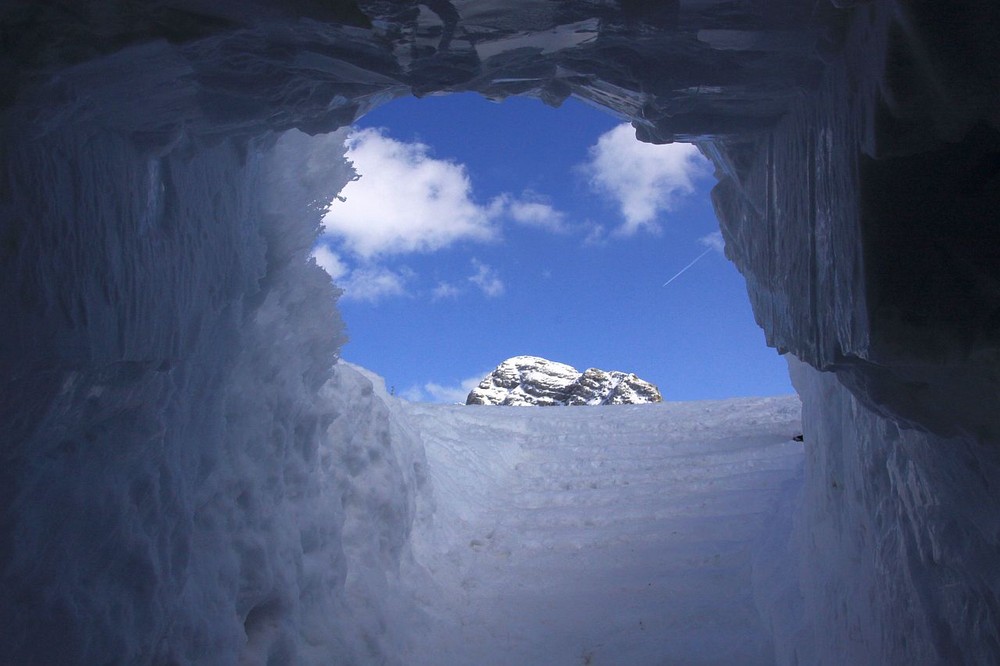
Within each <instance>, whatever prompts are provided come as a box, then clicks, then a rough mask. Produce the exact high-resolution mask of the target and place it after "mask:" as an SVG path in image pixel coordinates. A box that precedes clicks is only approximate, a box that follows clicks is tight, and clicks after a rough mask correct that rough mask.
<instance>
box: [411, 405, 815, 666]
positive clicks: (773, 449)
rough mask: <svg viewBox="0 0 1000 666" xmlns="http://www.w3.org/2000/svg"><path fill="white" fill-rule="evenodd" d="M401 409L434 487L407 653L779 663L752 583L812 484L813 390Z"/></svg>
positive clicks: (458, 657) (422, 523) (566, 660)
mask: <svg viewBox="0 0 1000 666" xmlns="http://www.w3.org/2000/svg"><path fill="white" fill-rule="evenodd" d="M399 405H400V408H401V410H402V411H403V412H404V413H405V418H406V420H407V421H410V422H411V424H412V425H413V427H414V430H416V431H417V432H419V433H420V437H421V438H422V439H423V444H424V447H425V449H426V456H427V465H428V470H429V476H430V480H431V484H430V485H431V487H432V493H431V494H425V495H424V496H423V497H422V499H421V500H420V501H422V502H425V503H428V506H425V507H424V510H423V511H422V512H421V513H422V514H423V516H424V518H423V519H420V520H418V521H417V524H416V525H415V527H414V532H413V534H412V541H411V543H412V547H413V556H414V560H415V562H413V563H411V565H410V566H412V567H413V570H412V571H410V572H407V571H406V570H405V569H404V571H403V572H402V573H403V578H404V580H406V579H410V580H412V581H417V582H416V583H413V585H414V587H415V589H414V590H413V594H415V595H416V596H417V600H416V601H417V603H418V604H419V605H421V606H423V607H425V608H427V609H428V614H429V617H428V618H427V623H426V626H423V627H421V628H420V630H419V631H418V634H419V635H418V636H416V637H415V638H414V639H413V640H412V643H411V645H410V648H409V654H408V655H405V656H404V659H403V662H404V663H407V664H413V665H421V664H428V665H430V664H435V665H440V664H449V665H463V664H476V665H488V664H498V665H499V664H511V665H513V664H521V665H541V664H545V665H551V666H557V665H560V664H567V665H568V664H593V665H597V664H628V665H632V666H641V665H643V664H680V663H682V664H688V665H694V664H741V665H750V664H771V663H774V649H773V646H772V644H771V637H770V636H771V633H770V631H769V630H768V629H767V628H766V627H765V626H764V625H763V623H762V621H761V616H760V614H759V613H758V610H757V608H756V606H755V603H754V594H753V589H752V584H751V579H752V568H753V562H754V559H755V557H758V558H759V557H760V555H761V553H760V549H761V547H762V543H763V542H764V540H765V535H766V534H767V531H768V526H769V525H771V524H772V522H773V521H774V520H776V517H775V511H776V510H777V507H778V506H779V505H783V506H785V507H786V509H785V510H786V511H787V510H788V509H787V505H788V502H787V501H786V502H784V503H782V502H781V501H780V500H781V498H782V497H783V496H784V497H787V496H788V494H789V493H793V492H794V491H795V488H798V485H799V483H800V482H801V466H802V463H803V444H802V443H800V442H795V441H793V439H792V438H793V436H794V435H797V434H799V433H800V432H801V426H800V423H799V418H800V412H801V406H800V403H799V401H798V399H797V398H796V397H780V398H753V399H736V400H726V401H712V402H693V403H664V404H659V405H641V406H609V407H553V408H516V407H471V406H470V407H465V406H443V405H427V404H411V403H405V402H400V403H399Z"/></svg>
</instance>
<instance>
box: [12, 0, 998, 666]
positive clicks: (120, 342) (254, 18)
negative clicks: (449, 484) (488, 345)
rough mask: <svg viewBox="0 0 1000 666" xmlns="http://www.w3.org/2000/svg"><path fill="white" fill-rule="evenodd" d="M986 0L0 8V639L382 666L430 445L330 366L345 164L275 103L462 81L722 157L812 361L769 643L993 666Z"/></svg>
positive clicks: (351, 111) (992, 11)
mask: <svg viewBox="0 0 1000 666" xmlns="http://www.w3.org/2000/svg"><path fill="white" fill-rule="evenodd" d="M806 5H808V6H806ZM998 11H1000V8H998V6H996V5H995V4H994V3H989V2H981V3H975V2H965V3H950V4H949V6H947V7H933V8H932V7H925V6H915V5H912V4H911V3H895V2H889V1H885V2H869V3H863V2H862V3H854V2H840V1H837V2H833V3H829V4H828V3H826V2H820V3H791V2H788V3H784V2H773V3H736V4H734V3H725V2H712V1H709V2H704V3H690V4H681V3H663V4H662V5H660V6H658V7H657V8H655V9H649V8H645V7H644V6H643V5H641V4H637V3H626V2H623V3H620V4H619V3H593V2H584V1H581V2H569V3H549V2H542V1H541V0H539V1H537V2H534V1H529V2H525V3H520V4H518V5H517V9H507V8H506V7H505V6H503V5H495V4H494V3H489V2H484V3H465V4H459V5H455V4H452V3H427V4H425V5H420V4H416V3H406V2H403V3H381V2H369V1H363V2H359V3H357V4H354V3H349V2H345V3H319V2H312V1H310V0H298V1H297V2H283V3H271V2H267V1H266V0H256V1H255V2H250V3H208V2H198V1H194V2H155V3H154V2H150V3H117V2H111V1H108V2H96V1H95V2H87V3H76V4H72V5H70V4H63V3H56V2H51V3H49V2H45V3H38V2H19V1H15V0H10V1H8V2H4V3H2V4H0V28H2V31H3V37H4V39H3V41H2V47H0V59H2V60H0V62H2V63H3V68H2V69H3V72H4V74H3V75H2V76H3V81H4V86H3V93H2V95H0V104H2V113H3V124H2V128H0V132H2V147H3V148H2V155H0V159H2V167H0V168H2V171H0V311H2V312H3V313H4V314H3V317H2V318H0V373H2V377H3V400H2V404H0V432H3V441H4V446H3V465H2V466H0V476H2V483H0V576H2V578H0V592H2V595H0V596H2V599H3V601H2V602H0V622H2V626H4V627H5V631H4V634H3V638H2V640H0V661H3V662H4V663H23V664H32V663H37V664H51V663H67V664H70V663H80V664H85V663H94V662H112V663H236V662H243V663H276V664H277V663H292V662H296V661H298V662H300V663H383V662H389V663H392V662H393V661H394V656H393V655H396V654H399V653H400V643H401V642H402V641H405V635H404V634H405V632H402V631H401V628H400V627H398V626H397V624H395V623H394V622H393V621H392V618H395V617H402V616H403V615H406V614H407V613H406V612H405V609H399V608H396V607H395V605H396V604H399V603H402V601H400V600H399V597H398V596H397V595H394V593H393V589H394V586H395V585H396V584H397V582H398V580H397V572H398V571H399V567H400V566H401V563H403V562H405V561H406V558H407V557H408V530H409V525H410V524H411V521H412V520H413V515H414V512H415V511H416V509H415V507H416V506H417V503H416V501H415V498H416V497H417V495H418V493H421V492H426V488H425V485H424V484H423V481H422V479H423V475H422V469H423V466H422V453H421V451H422V450H421V446H420V444H419V436H418V435H417V434H416V433H414V432H412V431H409V430H407V429H406V427H405V425H404V424H403V423H402V422H401V421H400V420H398V419H395V418H394V417H393V415H392V410H391V406H389V405H387V404H386V403H385V402H384V401H381V400H379V399H377V398H376V397H375V396H376V393H377V392H373V391H372V390H371V388H370V379H365V378H364V377H359V376H356V375H355V374H352V373H349V372H345V373H340V374H339V375H336V376H334V375H333V373H332V370H331V368H332V366H333V362H334V360H335V359H336V355H337V350H338V348H339V345H340V343H341V341H342V333H341V326H340V323H339V321H338V319H337V315H336V312H335V306H334V300H335V296H336V293H335V289H334V288H333V287H332V286H330V285H329V284H328V282H327V281H326V280H325V278H324V276H323V274H322V273H321V272H320V271H319V269H317V268H316V267H315V266H313V265H311V264H310V263H308V261H307V254H308V249H309V246H310V245H311V243H312V241H313V238H314V235H315V232H316V225H317V222H318V219H319V207H318V205H319V204H318V203H317V202H323V201H327V200H329V198H330V197H331V196H332V195H333V194H334V193H335V192H336V190H338V189H339V187H340V186H341V185H342V184H343V183H344V182H346V179H347V178H349V177H350V172H349V171H348V170H347V169H346V168H345V167H344V166H343V162H342V161H339V160H337V159H334V157H336V155H335V153H336V152H337V151H336V145H337V141H338V137H337V135H335V134H332V135H329V136H327V137H326V138H319V139H315V140H307V139H306V137H305V136H304V135H302V134H296V133H289V132H288V130H291V129H292V128H299V129H301V130H303V131H306V132H308V133H321V132H328V131H333V130H335V129H336V128H338V127H340V126H343V125H345V124H347V123H349V122H351V121H352V120H353V119H354V118H355V117H356V116H357V115H359V114H361V113H363V112H365V111H366V110H367V109H370V108H372V107H373V106H374V105H376V104H379V103H384V102H387V101H389V100H391V99H392V98H393V97H397V96H400V95H404V94H428V93H430V92H437V91H441V92H448V91H459V90H477V91H480V92H482V93H483V94H486V95H488V96H491V97H494V98H502V97H504V96H506V95H511V94H525V95H533V96H537V97H540V98H541V99H543V100H545V101H546V102H548V103H552V104H558V103H559V102H560V101H561V100H562V99H565V98H566V97H567V96H568V95H576V96H578V97H581V98H583V99H586V100H589V101H591V102H593V103H595V104H598V105H601V106H604V107H606V108H608V109H609V110H611V111H612V112H615V113H618V114H620V115H622V116H624V117H627V118H630V119H632V120H633V124H634V125H635V126H636V130H637V135H638V136H639V137H640V138H641V139H643V140H647V141H670V140H694V141H697V142H699V145H701V147H702V149H703V150H704V151H705V152H706V153H707V154H708V155H709V156H710V157H711V158H712V159H713V160H714V162H715V164H716V167H717V172H718V175H719V177H720V184H719V186H718V187H717V189H716V192H715V195H714V196H715V201H716V207H717V210H718V212H719V214H720V219H721V222H722V224H723V231H724V234H725V237H726V240H727V253H728V255H729V257H730V258H731V259H732V260H733V261H735V262H736V264H737V266H738V267H739V268H740V270H741V271H742V272H743V274H744V275H745V276H746V278H747V283H748V291H749V293H750V297H751V301H752V303H753V306H754V311H755V313H756V316H757V318H758V321H759V322H760V323H761V325H762V326H763V328H764V329H765V332H766V334H767V336H768V340H769V342H770V343H771V344H772V345H774V346H776V347H778V348H779V349H781V350H783V351H790V352H792V353H793V354H795V355H796V356H798V357H799V358H801V359H802V360H803V361H805V362H806V363H807V364H808V365H796V366H795V371H794V376H795V378H796V386H797V388H798V390H799V392H800V394H801V396H802V398H803V402H804V404H805V410H804V422H805V428H806V439H807V442H808V443H809V445H808V464H807V470H806V482H805V486H804V489H803V491H802V497H801V499H800V501H799V502H797V504H796V506H795V513H794V519H790V520H789V522H788V524H786V525H784V527H783V529H781V530H777V531H776V532H775V535H774V538H775V539H776V540H778V542H779V543H778V545H777V546H776V547H775V548H776V550H775V552H778V551H779V550H780V551H782V552H784V553H785V558H786V559H785V560H784V562H783V563H784V565H785V566H783V567H778V566H777V563H775V566H774V567H772V569H771V570H770V571H769V570H768V568H767V567H766V566H764V567H762V568H761V570H760V572H759V576H760V581H761V584H760V585H759V599H758V605H759V607H760V608H761V611H762V614H763V616H764V617H765V618H767V619H768V621H769V622H770V624H771V626H772V629H773V632H774V634H775V645H776V650H777V652H778V655H779V661H780V662H782V663H796V662H798V663H831V664H839V663H859V664H863V663H871V664H878V663H949V664H953V663H995V662H996V661H998V660H1000V637H998V629H997V627H998V626H1000V601H998V597H1000V567H998V566H997V565H996V553H997V551H998V547H1000V512H998V511H997V508H998V507H997V506H996V504H997V501H998V500H997V499H996V498H997V497H998V493H997V492H996V483H997V479H998V478H1000V477H998V474H997V470H998V464H1000V463H998V450H1000V448H998V446H997V444H998V441H997V440H998V434H1000V426H998V423H1000V410H998V409H996V407H997V402H998V397H1000V390H998V387H1000V383H998V381H1000V380H998V367H1000V366H998V355H997V348H998V344H1000V338H998V333H997V332H998V331H1000V324H998V316H1000V315H998V313H1000V289H998V288H997V284H1000V275H998V271H1000V268H998V267H1000V256H998V252H1000V249H998V248H1000V242H998V241H1000V238H998V234H1000V226H998V225H997V224H996V217H995V215H996V214H995V211H996V210H997V204H998V200H1000V189H998V185H997V182H998V181H997V178H998V176H997V173H998V172H997V164H1000V131H998V130H1000V116H998V109H1000V104H998V100H997V96H998V95H1000V85H997V82H998V81H1000V72H998V67H1000V64H998V63H1000V54H998V53H997V49H998V48H1000V46H998V45H1000V41H998V40H996V39H995V37H996V35H997V34H998V32H1000V30H998V26H1000V19H998ZM319 166H325V167H326V169H327V170H326V171H325V172H324V171H323V170H317V168H318V167H319ZM820 371H822V372H820ZM331 378H332V379H331ZM789 515H791V514H789ZM779 546H780V547H779ZM789 572H794V573H793V574H789ZM782 574H784V575H782ZM769 583H770V584H769ZM779 583H780V584H779ZM796 609H797V610H796Z"/></svg>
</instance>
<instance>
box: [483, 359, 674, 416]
mask: <svg viewBox="0 0 1000 666" xmlns="http://www.w3.org/2000/svg"><path fill="white" fill-rule="evenodd" d="M662 400H663V397H662V396H661V395H660V391H659V389H657V388H656V386H654V385H653V384H650V383H649V382H647V381H644V380H642V379H639V378H638V377H637V376H636V375H635V374H633V373H625V372H619V371H617V370H612V371H610V372H608V371H606V370H599V369H597V368H588V369H587V370H586V371H584V372H580V371H579V370H577V369H576V368H574V367H572V366H569V365H566V364H565V363H557V362H556V361H550V360H548V359H544V358H541V357H539V356H514V357H512V358H509V359H507V360H506V361H504V362H503V363H501V364H500V365H498V366H497V367H496V369H495V370H494V371H493V372H491V373H490V374H489V375H488V376H487V377H486V378H485V379H483V381H482V382H480V383H479V386H477V387H476V388H474V389H472V391H470V392H469V397H468V398H467V399H466V401H465V404H467V405H507V406H519V407H524V406H535V405H537V406H554V405H639V404H647V403H653V402H661V401H662Z"/></svg>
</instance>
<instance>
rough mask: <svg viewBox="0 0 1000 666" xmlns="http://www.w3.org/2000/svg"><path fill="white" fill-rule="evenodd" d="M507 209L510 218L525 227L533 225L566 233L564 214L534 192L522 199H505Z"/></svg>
mask: <svg viewBox="0 0 1000 666" xmlns="http://www.w3.org/2000/svg"><path fill="white" fill-rule="evenodd" d="M507 211H508V214H509V215H510V217H511V219H512V220H514V221H515V222H517V223H518V224H521V225H524V226H526V227H535V228H537V229H544V230H545V231H551V232H554V233H566V232H567V231H569V228H568V227H567V225H566V214H565V213H563V212H562V211H560V210H556V209H555V208H553V207H552V205H551V204H550V203H548V202H547V201H544V200H543V199H542V198H541V197H539V196H538V195H534V194H526V195H525V198H523V199H513V198H508V199H507Z"/></svg>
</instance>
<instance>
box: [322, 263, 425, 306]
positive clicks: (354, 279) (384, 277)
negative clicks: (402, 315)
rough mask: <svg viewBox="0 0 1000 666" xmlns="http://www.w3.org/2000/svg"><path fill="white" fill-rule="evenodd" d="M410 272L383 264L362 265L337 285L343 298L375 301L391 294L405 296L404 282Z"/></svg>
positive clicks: (409, 275)
mask: <svg viewBox="0 0 1000 666" xmlns="http://www.w3.org/2000/svg"><path fill="white" fill-rule="evenodd" d="M411 277H413V275H412V273H410V272H408V271H401V272H394V271H392V270H390V269H388V268H385V267H383V266H364V267H361V268H356V269H354V270H353V271H351V273H350V275H349V276H348V277H347V278H346V279H344V280H341V281H338V282H337V285H338V286H339V287H340V288H341V289H343V290H344V295H343V296H342V297H341V298H343V299H344V300H351V301H367V302H369V303H377V302H378V301H380V300H382V299H384V298H389V297H391V296H406V295H407V291H406V282H407V280H409V279H410V278H411Z"/></svg>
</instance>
